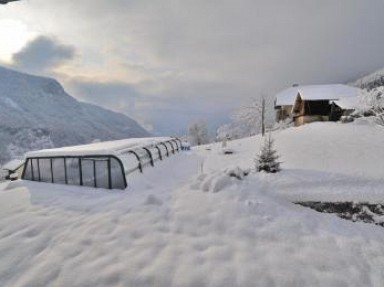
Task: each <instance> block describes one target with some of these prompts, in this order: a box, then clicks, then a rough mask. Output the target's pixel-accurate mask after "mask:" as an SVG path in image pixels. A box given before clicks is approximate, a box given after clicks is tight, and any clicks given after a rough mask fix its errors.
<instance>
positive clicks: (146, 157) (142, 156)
mask: <svg viewBox="0 0 384 287" xmlns="http://www.w3.org/2000/svg"><path fill="white" fill-rule="evenodd" d="M135 152H136V153H137V154H138V155H139V157H140V161H141V164H142V165H143V166H146V165H147V164H150V157H149V155H148V152H147V151H146V150H145V149H136V150H135Z"/></svg>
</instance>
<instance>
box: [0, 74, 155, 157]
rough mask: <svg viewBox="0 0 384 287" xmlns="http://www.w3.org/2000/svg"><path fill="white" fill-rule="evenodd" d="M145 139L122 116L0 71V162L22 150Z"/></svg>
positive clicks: (46, 82) (53, 86) (47, 83)
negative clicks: (131, 138) (101, 141)
mask: <svg viewBox="0 0 384 287" xmlns="http://www.w3.org/2000/svg"><path fill="white" fill-rule="evenodd" d="M106 96H108V95H106ZM147 135H148V133H147V131H145V130H144V129H143V128H142V127H140V126H139V125H138V124H137V123H136V122H135V121H134V120H132V119H130V118H129V117H127V116H125V115H123V114H119V113H115V112H112V111H108V110H105V109H103V108H100V107H97V106H95V105H91V104H86V103H81V102H78V101H77V100H75V99H74V98H72V97H71V96H69V95H68V94H67V93H66V92H65V91H64V89H63V88H62V86H61V85H60V84H59V83H58V82H57V81H55V80H53V79H49V78H43V77H37V76H31V75H27V74H23V73H19V72H16V71H12V70H9V69H5V68H2V67H0V164H1V163H2V162H3V163H4V162H5V161H7V160H8V159H10V158H11V157H14V156H20V155H22V154H23V153H24V152H25V151H28V150H34V149H41V148H49V147H54V146H55V147H60V146H65V145H74V144H83V143H89V142H92V141H93V140H95V139H99V140H109V139H121V138H129V137H143V136H147Z"/></svg>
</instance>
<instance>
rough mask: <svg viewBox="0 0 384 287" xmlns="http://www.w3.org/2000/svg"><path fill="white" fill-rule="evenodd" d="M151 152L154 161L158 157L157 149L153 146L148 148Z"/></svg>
mask: <svg viewBox="0 0 384 287" xmlns="http://www.w3.org/2000/svg"><path fill="white" fill-rule="evenodd" d="M148 149H149V150H150V152H151V154H152V157H153V161H156V160H158V159H159V151H158V150H157V148H155V147H151V148H148Z"/></svg>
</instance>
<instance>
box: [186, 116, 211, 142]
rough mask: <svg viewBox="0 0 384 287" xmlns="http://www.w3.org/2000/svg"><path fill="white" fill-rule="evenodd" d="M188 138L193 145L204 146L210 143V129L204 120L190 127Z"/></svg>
mask: <svg viewBox="0 0 384 287" xmlns="http://www.w3.org/2000/svg"><path fill="white" fill-rule="evenodd" d="M188 138H189V142H190V143H191V144H192V145H202V144H207V143H209V135H208V129H207V125H206V123H205V121H204V120H200V121H197V122H193V123H192V124H191V125H190V126H189V129H188Z"/></svg>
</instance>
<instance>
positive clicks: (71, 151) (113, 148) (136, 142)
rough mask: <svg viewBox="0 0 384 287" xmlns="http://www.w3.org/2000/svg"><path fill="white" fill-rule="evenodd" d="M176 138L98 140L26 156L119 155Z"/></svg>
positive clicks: (40, 151)
mask: <svg viewBox="0 0 384 287" xmlns="http://www.w3.org/2000/svg"><path fill="white" fill-rule="evenodd" d="M172 139H174V138H170V137H155V138H130V139H123V140H116V141H107V142H98V143H92V144H86V145H77V146H68V147H62V148H53V149H44V150H38V151H31V152H28V153H26V155H25V157H27V158H28V157H29V158H31V157H53V156H86V155H109V154H113V155H119V154H120V153H121V152H122V151H124V150H127V149H135V148H140V147H145V146H150V145H154V144H158V143H160V142H164V141H169V140H172Z"/></svg>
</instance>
